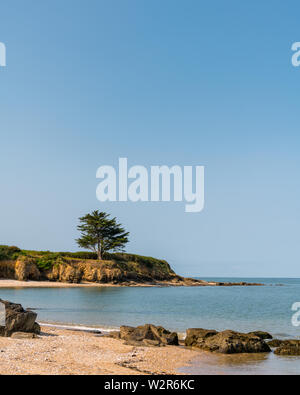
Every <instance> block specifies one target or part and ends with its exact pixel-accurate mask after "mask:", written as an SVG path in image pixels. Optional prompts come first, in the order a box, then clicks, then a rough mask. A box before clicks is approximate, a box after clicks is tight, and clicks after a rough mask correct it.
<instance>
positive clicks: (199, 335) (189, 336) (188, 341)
mask: <svg viewBox="0 0 300 395" xmlns="http://www.w3.org/2000/svg"><path fill="white" fill-rule="evenodd" d="M217 333H218V332H217V331H215V330H213V329H211V330H210V329H202V328H190V329H187V331H186V338H185V345H186V346H187V347H197V341H198V339H202V340H203V339H206V338H208V337H210V336H214V335H216V334H217Z"/></svg>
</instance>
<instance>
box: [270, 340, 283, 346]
mask: <svg viewBox="0 0 300 395" xmlns="http://www.w3.org/2000/svg"><path fill="white" fill-rule="evenodd" d="M282 343H284V340H278V339H273V340H271V341H269V342H268V346H269V347H272V348H274V347H279V346H281V344H282Z"/></svg>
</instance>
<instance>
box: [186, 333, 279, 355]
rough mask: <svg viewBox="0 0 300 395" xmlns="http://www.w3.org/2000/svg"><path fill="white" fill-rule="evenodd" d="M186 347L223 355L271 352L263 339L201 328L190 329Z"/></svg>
mask: <svg viewBox="0 0 300 395" xmlns="http://www.w3.org/2000/svg"><path fill="white" fill-rule="evenodd" d="M185 345H186V346H189V347H196V348H199V349H201V350H204V351H211V352H217V353H222V354H236V353H262V352H270V351H271V349H270V347H269V346H268V345H267V343H265V341H264V340H263V339H262V338H261V337H259V336H255V335H253V334H249V333H239V332H234V331H230V330H227V331H223V332H217V331H215V330H207V329H201V328H192V329H188V330H187V336H186V339H185Z"/></svg>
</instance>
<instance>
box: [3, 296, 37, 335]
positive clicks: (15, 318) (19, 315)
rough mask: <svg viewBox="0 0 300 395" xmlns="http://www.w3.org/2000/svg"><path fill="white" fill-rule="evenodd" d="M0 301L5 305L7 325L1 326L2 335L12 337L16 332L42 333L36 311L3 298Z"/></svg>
mask: <svg viewBox="0 0 300 395" xmlns="http://www.w3.org/2000/svg"><path fill="white" fill-rule="evenodd" d="M0 303H1V304H2V305H4V307H5V326H0V336H4V337H10V336H11V335H12V334H13V333H15V332H26V333H35V334H39V333H40V326H39V324H38V323H37V322H36V318H37V314H36V313H34V312H33V311H29V310H24V309H23V307H22V306H21V305H20V304H15V303H11V302H7V301H4V300H1V299H0Z"/></svg>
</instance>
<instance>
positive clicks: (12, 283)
mask: <svg viewBox="0 0 300 395" xmlns="http://www.w3.org/2000/svg"><path fill="white" fill-rule="evenodd" d="M115 286H119V285H118V284H116V285H115V284H99V283H80V284H72V283H59V282H51V281H18V280H0V288H74V287H115Z"/></svg>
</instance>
